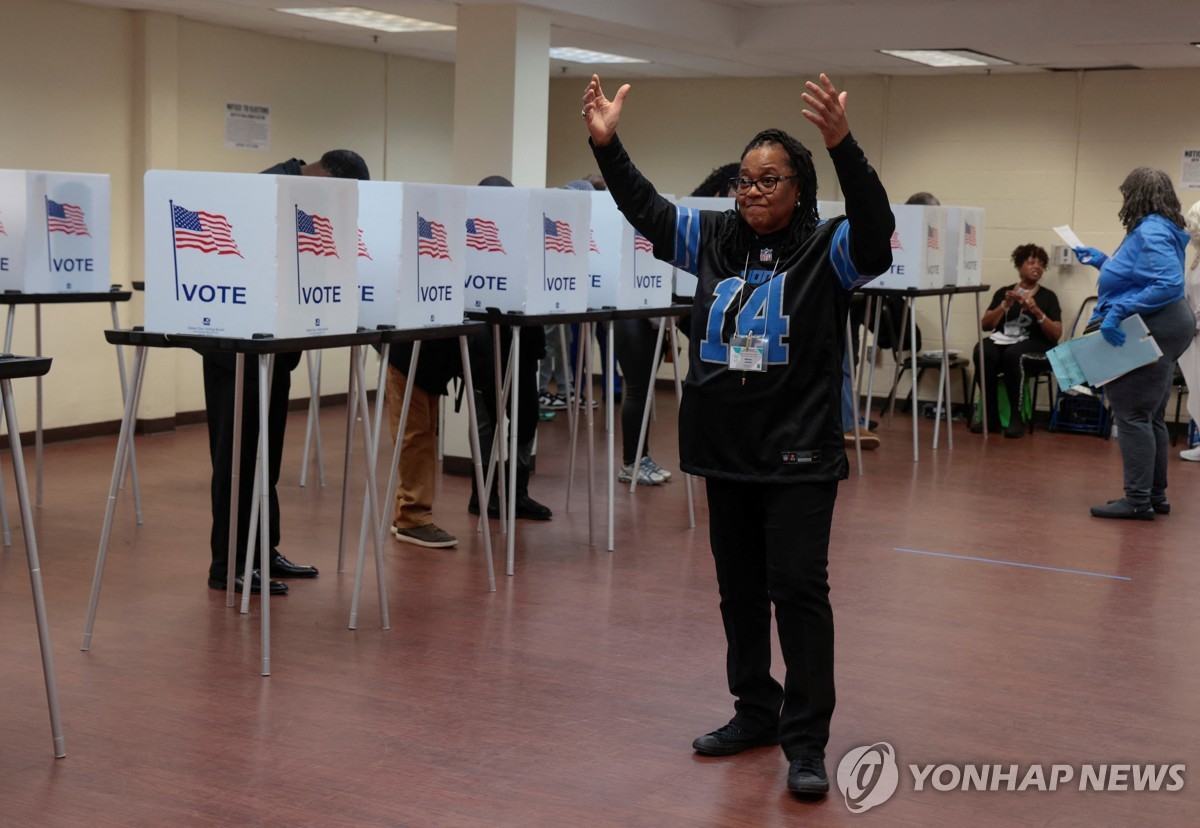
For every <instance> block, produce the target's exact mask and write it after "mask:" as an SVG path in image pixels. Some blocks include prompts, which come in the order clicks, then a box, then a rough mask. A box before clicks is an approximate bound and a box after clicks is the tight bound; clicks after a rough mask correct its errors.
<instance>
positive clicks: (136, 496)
mask: <svg viewBox="0 0 1200 828" xmlns="http://www.w3.org/2000/svg"><path fill="white" fill-rule="evenodd" d="M108 306H109V308H110V309H111V310H112V321H113V328H116V329H119V328H120V327H121V318H120V317H119V316H118V315H117V303H116V302H109V303H108ZM117 372H118V374H119V375H120V377H121V402H122V403H124V402H125V398H126V397H128V396H129V387H128V383H127V382H126V379H125V349H124V348H122V347H121V346H120V345H118V346H117ZM135 443H136V441H135V440H130V441H129V463H128V464H127V465H128V466H129V474H130V479H131V481H132V483H133V513H134V516H135V518H136V520H137V525H138V526H141V525H142V489H141V486H140V485H138V465H137V451H136V446H135ZM124 487H125V474H124V472H123V471H122V473H121V488H124Z"/></svg>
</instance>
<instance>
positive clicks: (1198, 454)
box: [1179, 446, 1200, 462]
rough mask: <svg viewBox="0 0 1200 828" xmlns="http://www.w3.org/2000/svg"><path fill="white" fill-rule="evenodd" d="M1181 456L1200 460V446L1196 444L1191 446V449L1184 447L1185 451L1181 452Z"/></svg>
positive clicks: (1186, 458)
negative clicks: (1193, 446)
mask: <svg viewBox="0 0 1200 828" xmlns="http://www.w3.org/2000/svg"><path fill="white" fill-rule="evenodd" d="M1179 456H1180V457H1182V458H1183V459H1184V460H1192V461H1195V462H1200V446H1196V447H1195V448H1190V449H1184V450H1183V451H1181V452H1179Z"/></svg>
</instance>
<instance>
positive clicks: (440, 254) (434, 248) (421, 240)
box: [417, 213, 450, 261]
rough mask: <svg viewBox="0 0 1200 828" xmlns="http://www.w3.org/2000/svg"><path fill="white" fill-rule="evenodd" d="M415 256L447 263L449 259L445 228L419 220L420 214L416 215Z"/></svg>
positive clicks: (434, 222) (422, 219)
mask: <svg viewBox="0 0 1200 828" xmlns="http://www.w3.org/2000/svg"><path fill="white" fill-rule="evenodd" d="M417 255H418V256H429V257H430V258H432V259H446V260H447V261H449V259H450V248H449V247H447V246H446V226H445V225H444V224H438V223H437V222H436V221H429V220H428V219H424V218H421V214H420V213H417Z"/></svg>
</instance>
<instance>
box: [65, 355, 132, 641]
mask: <svg viewBox="0 0 1200 828" xmlns="http://www.w3.org/2000/svg"><path fill="white" fill-rule="evenodd" d="M145 376H146V347H145V346H144V345H139V346H138V347H137V348H135V349H134V352H133V393H132V394H130V395H129V397H128V398H127V399H126V400H125V413H124V414H123V415H122V416H121V433H120V435H119V436H118V437H117V456H116V459H115V460H114V461H113V473H112V481H111V482H110V483H109V485H108V502H107V504H106V506H105V509H104V528H103V529H101V530H100V548H99V549H98V550H97V551H96V571H95V574H94V575H93V576H92V592H91V595H90V596H89V598H88V610H87V620H86V621H85V622H84V625H83V643H82V644H81V645H80V649H81V650H85V651H86V650H87V649H88V648H89V647H91V645H92V628H93V626H95V623H96V608H97V607H98V606H99V604H100V583H101V581H102V580H103V578H104V561H105V558H106V556H107V554H108V539H109V536H110V535H111V534H112V522H113V512H115V511H116V508H117V491H118V486H119V484H120V482H121V469H123V468H124V466H125V454H126V451H127V450H128V446H129V443H130V442H131V441H132V439H133V422H134V418H135V417H136V416H137V407H138V400H139V398H140V397H141V395H142V382H143V380H144V378H145Z"/></svg>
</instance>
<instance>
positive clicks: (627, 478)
mask: <svg viewBox="0 0 1200 828" xmlns="http://www.w3.org/2000/svg"><path fill="white" fill-rule="evenodd" d="M617 482H618V483H632V482H633V463H628V464H622V465H621V471H619V472H618V473H617ZM637 482H638V485H639V486H657V485H658V484H659V483H662V482H663V479H662V478H661V477H659V476H658V475H657V474H654V473H653V472H651V471H650V470H649V469H647V468H646V464H645V463H642V465H641V467H640V468H639V469H638V472H637Z"/></svg>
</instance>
